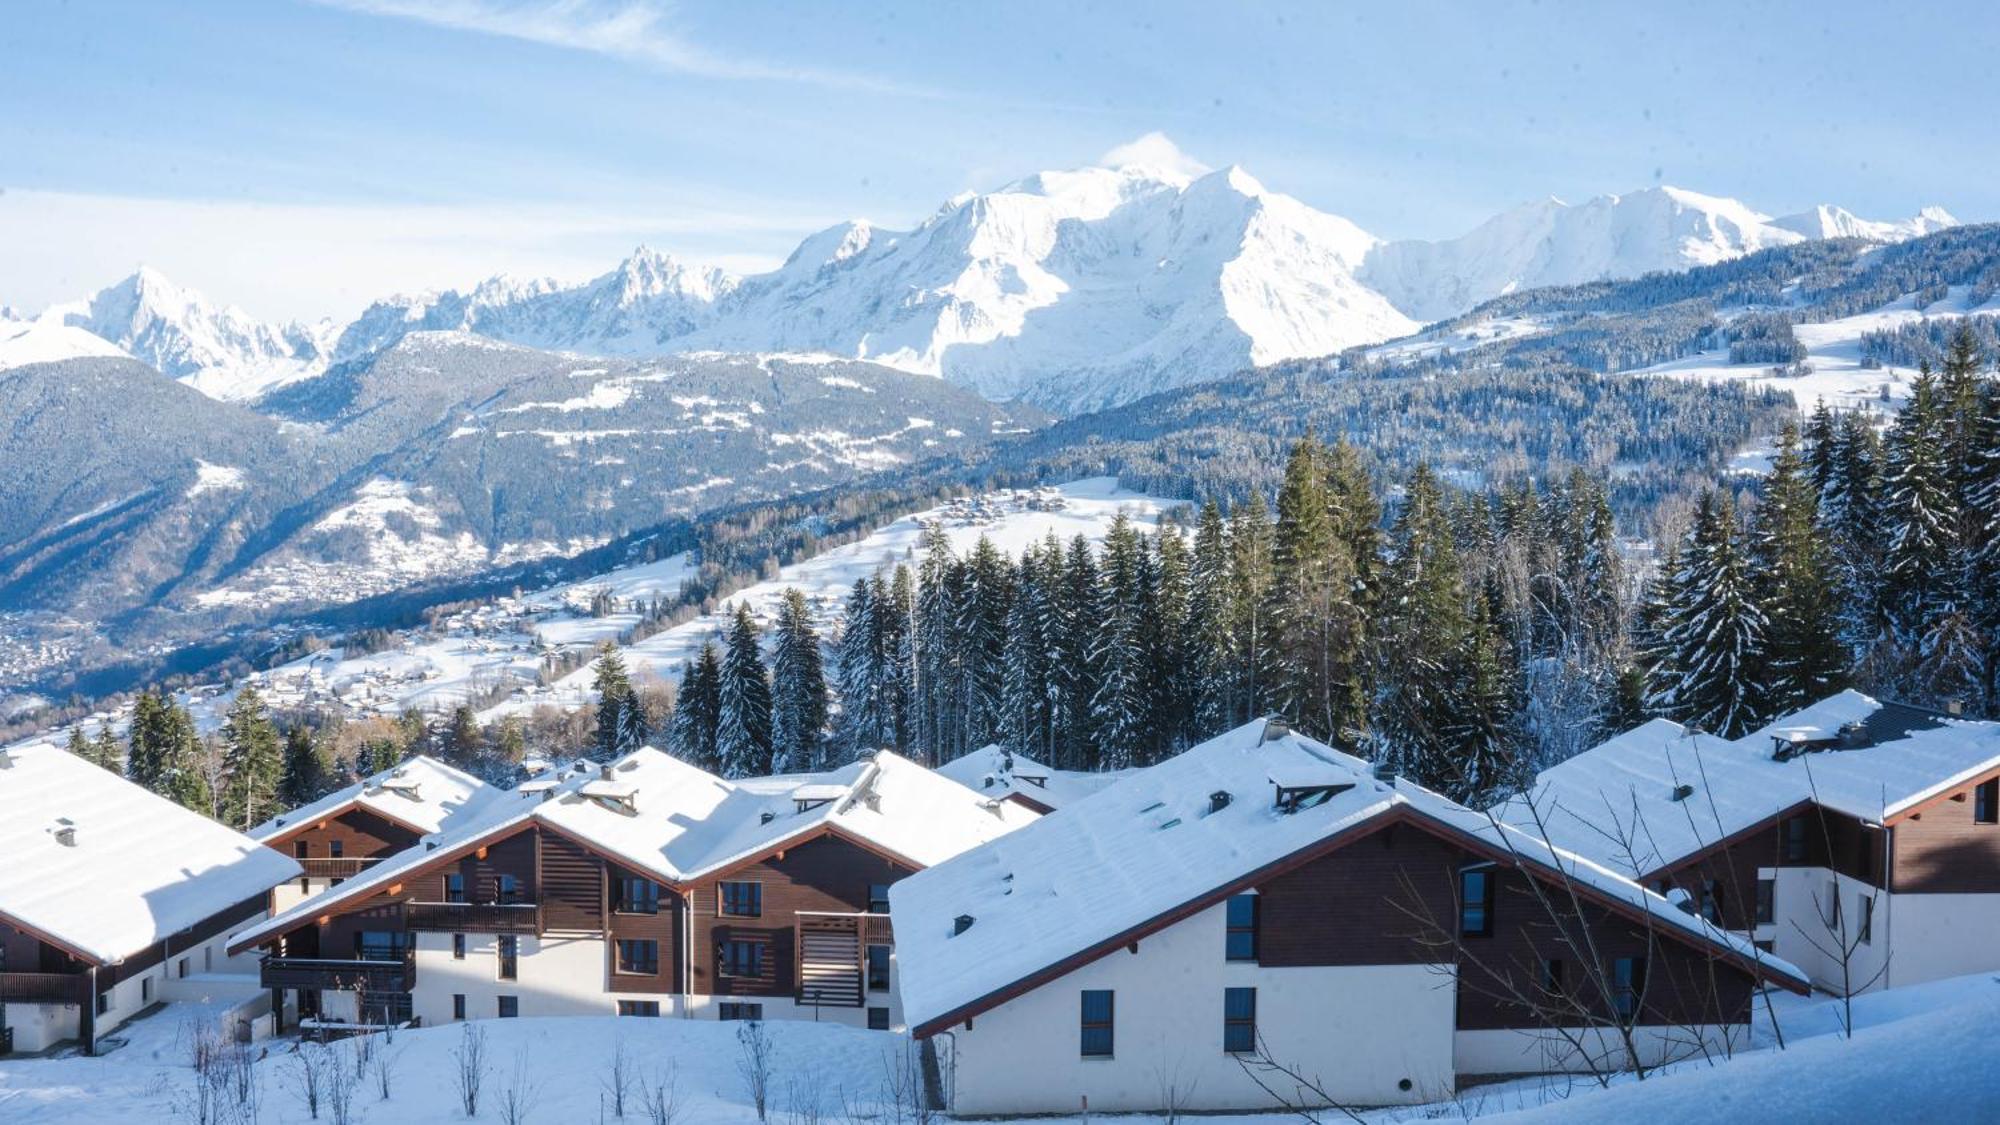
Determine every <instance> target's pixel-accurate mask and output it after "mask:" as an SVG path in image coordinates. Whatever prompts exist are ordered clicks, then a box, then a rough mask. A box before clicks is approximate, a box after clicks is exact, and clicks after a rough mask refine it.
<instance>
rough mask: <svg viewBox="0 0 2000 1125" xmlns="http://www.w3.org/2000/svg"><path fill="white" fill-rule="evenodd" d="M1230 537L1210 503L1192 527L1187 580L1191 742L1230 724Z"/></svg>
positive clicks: (1218, 513)
mask: <svg viewBox="0 0 2000 1125" xmlns="http://www.w3.org/2000/svg"><path fill="white" fill-rule="evenodd" d="M1229 604H1230V587H1229V533H1228V531H1227V530H1226V529H1225V527H1224V525H1223V522H1222V508H1221V506H1220V505H1218V504H1217V503H1216V502H1215V501H1214V500H1212V499H1211V500H1209V501H1207V502H1206V503H1204V504H1203V505H1202V506H1201V516H1200V518H1199V519H1198V520H1197V521H1196V523H1195V532H1194V553H1193V557H1192V559H1191V560H1190V570H1189V575H1188V624H1187V633H1188V646H1187V647H1188V653H1187V659H1188V665H1189V675H1190V676H1191V677H1192V679H1193V693H1192V701H1191V706H1192V708H1193V717H1192V719H1191V736H1192V738H1193V739H1194V740H1195V741H1200V740H1201V739H1205V738H1212V737H1214V736H1215V735H1218V734H1220V733H1222V732H1223V731H1224V730H1227V729H1228V724H1229V719H1230V703H1231V696H1232V693H1231V691H1230V679H1231V677H1230V672H1231V669H1230V659H1229V647H1230V645H1229V641H1230V635H1229Z"/></svg>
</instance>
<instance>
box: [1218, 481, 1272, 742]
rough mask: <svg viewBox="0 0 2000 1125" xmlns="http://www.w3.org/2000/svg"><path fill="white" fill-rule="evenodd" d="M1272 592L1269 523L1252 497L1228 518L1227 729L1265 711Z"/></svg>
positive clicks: (1260, 498) (1259, 499)
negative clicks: (1268, 612) (1268, 614)
mask: <svg viewBox="0 0 2000 1125" xmlns="http://www.w3.org/2000/svg"><path fill="white" fill-rule="evenodd" d="M1270 590H1271V520H1270V514H1269V509H1267V508H1266V507H1265V506H1264V497H1263V496H1262V495H1261V494H1258V493H1251V495H1250V499H1249V500H1248V501H1246V502H1244V503H1243V504H1240V505H1238V506H1237V507H1236V508H1235V509H1234V510H1233V511H1232V512H1231V513H1230V520H1229V636H1230V642H1229V654H1230V664H1231V666H1232V669H1233V673H1232V675H1231V676H1230V680H1231V687H1230V696H1231V700H1232V702H1231V704H1230V707H1229V718H1228V720H1227V723H1226V724H1225V725H1226V726H1236V725H1237V724H1239V723H1246V722H1249V721H1250V720H1251V719H1254V718H1256V717H1257V716H1259V715H1261V714H1263V713H1264V709H1265V707H1266V706H1267V704H1268V700H1269V697H1270V692H1271V680H1272V678H1273V677H1272V675H1271V672H1270V670H1269V669H1268V667H1267V665H1268V658H1269V655H1270V651H1269V650H1270V647H1271V646H1270V641H1269V638H1268V636H1267V634H1268V632H1269V628H1268V625H1267V622H1266V620H1265V616H1266V606H1265V602H1266V600H1267V598H1268V596H1269V594H1270Z"/></svg>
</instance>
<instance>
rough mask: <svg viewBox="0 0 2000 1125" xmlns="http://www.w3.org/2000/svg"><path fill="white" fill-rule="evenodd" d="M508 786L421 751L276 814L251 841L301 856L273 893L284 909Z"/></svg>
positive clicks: (471, 809) (275, 903) (475, 807)
mask: <svg viewBox="0 0 2000 1125" xmlns="http://www.w3.org/2000/svg"><path fill="white" fill-rule="evenodd" d="M503 792H505V790H503V789H501V788H499V787H498V786H494V785H488V784H487V783H486V782H484V781H481V780H479V779H478V778H476V777H474V776H472V775H471V774H469V773H466V772H465V771H464V770H460V769H455V768H453V767H451V766H448V765H446V764H445V763H443V762H440V761H438V760H437V759H436V758H432V757H430V756H428V755H423V754H419V755H417V756H416V757H413V758H409V759H407V760H405V761H404V762H402V763H401V764H399V765H397V766H395V767H394V768H391V769H386V770H383V771H382V772H380V773H377V774H375V775H373V776H371V777H365V778H363V779H361V780H360V781H357V782H355V783H354V784H352V785H349V786H347V787H346V788H344V789H338V790H335V791H334V792H332V793H328V794H327V795H326V796H324V797H321V798H320V799H319V800H317V801H314V802H312V803H311V804H308V805H303V806H301V807H299V808H296V809H293V810H292V811H290V812H287V813H283V814H281V815H279V816H275V817H272V818H271V819H270V820H267V821H265V822H264V823H262V824H260V825H258V826H257V827H255V828H252V829H251V830H250V833H249V835H250V838H251V839H253V840H255V841H257V842H258V843H260V844H263V845H265V846H266V847H269V848H274V849H276V850H278V851H279V852H282V853H283V854H285V855H288V856H291V857H292V858H293V859H294V860H297V861H298V864H299V867H300V868H301V869H302V870H303V873H302V874H301V875H300V876H299V877H298V878H297V879H296V880H293V881H292V882H290V883H287V884H286V885H285V886H283V887H280V888H278V890H277V891H276V892H275V893H274V894H273V896H272V898H273V902H272V907H273V909H276V910H284V909H285V908H287V907H289V906H291V905H292V904H293V903H296V902H298V901H299V900H301V899H304V898H309V897H311V896H312V895H316V894H318V893H319V892H321V891H324V890H326V889H327V888H328V887H331V886H335V885H337V884H339V883H341V882H343V881H345V880H348V879H352V878H353V877H354V876H356V875H359V874H360V873H361V872H363V871H365V870H367V869H368V868H369V867H370V866H372V865H373V864H375V863H378V862H380V861H381V860H382V859H384V858H386V857H388V856H391V855H394V854H396V853H397V852H400V851H403V850H404V849H406V848H409V847H412V846H414V845H415V844H416V843H417V841H419V840H421V839H422V838H423V837H425V836H430V835H435V834H437V833H440V832H444V831H447V830H448V829H449V828H450V827H451V826H452V824H453V823H454V822H456V821H457V820H459V819H461V818H464V817H468V816H471V815H472V814H474V813H477V812H478V811H479V810H480V809H482V808H484V807H485V806H486V805H487V804H488V803H490V802H491V801H492V800H493V799H494V798H495V797H497V796H499V795H500V794H501V793H503Z"/></svg>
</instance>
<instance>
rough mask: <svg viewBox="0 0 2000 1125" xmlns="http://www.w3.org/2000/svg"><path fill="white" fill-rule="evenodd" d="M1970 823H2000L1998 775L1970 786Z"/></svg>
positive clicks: (1999, 780)
mask: <svg viewBox="0 0 2000 1125" xmlns="http://www.w3.org/2000/svg"><path fill="white" fill-rule="evenodd" d="M1972 823H1974V824H2000V777H1995V778H1991V779H1989V780H1986V781H1982V782H1980V783H1979V784H1977V785H1975V786H1973V787H1972Z"/></svg>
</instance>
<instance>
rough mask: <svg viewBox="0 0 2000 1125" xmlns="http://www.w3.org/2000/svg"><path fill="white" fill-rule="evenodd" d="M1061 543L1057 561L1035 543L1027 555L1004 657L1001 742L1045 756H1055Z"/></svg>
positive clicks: (1010, 609) (1012, 607)
mask: <svg viewBox="0 0 2000 1125" xmlns="http://www.w3.org/2000/svg"><path fill="white" fill-rule="evenodd" d="M1055 547H1056V551H1057V557H1056V562H1055V565H1054V566H1053V567H1052V566H1051V565H1050V560H1049V557H1048V555H1047V554H1046V552H1045V551H1044V550H1042V549H1038V548H1036V547H1034V546H1032V545H1031V546H1030V547H1029V548H1028V549H1027V550H1026V551H1024V552H1023V553H1022V555H1021V567H1020V571H1019V573H1018V575H1017V577H1016V580H1015V586H1014V598H1013V602H1012V603H1011V604H1010V605H1009V606H1008V610H1007V635H1006V641H1005V650H1004V656H1003V660H1002V664H1003V674H1002V682H1001V703H1000V715H1001V720H1000V742H1001V744H1002V745H1004V746H1006V747H1007V748H1008V749H1009V750H1013V751H1016V752H1018V753H1023V754H1028V755H1030V756H1032V757H1034V758H1036V759H1038V760H1041V761H1048V760H1049V759H1050V758H1051V757H1052V755H1053V753H1054V741H1055V724H1054V716H1055V708H1054V702H1055V700H1054V694H1055V693H1054V683H1053V677H1052V672H1053V668H1054V660H1053V658H1052V655H1051V652H1050V626H1051V623H1052V622H1053V620H1054V616H1053V614H1052V612H1051V608H1050V601H1051V594H1052V592H1053V587H1054V585H1055V584H1057V583H1060V582H1061V580H1062V573H1061V569H1060V567H1061V561H1060V560H1061V554H1060V552H1061V550H1062V547H1061V544H1060V543H1059V542H1058V543H1056V544H1055Z"/></svg>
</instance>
